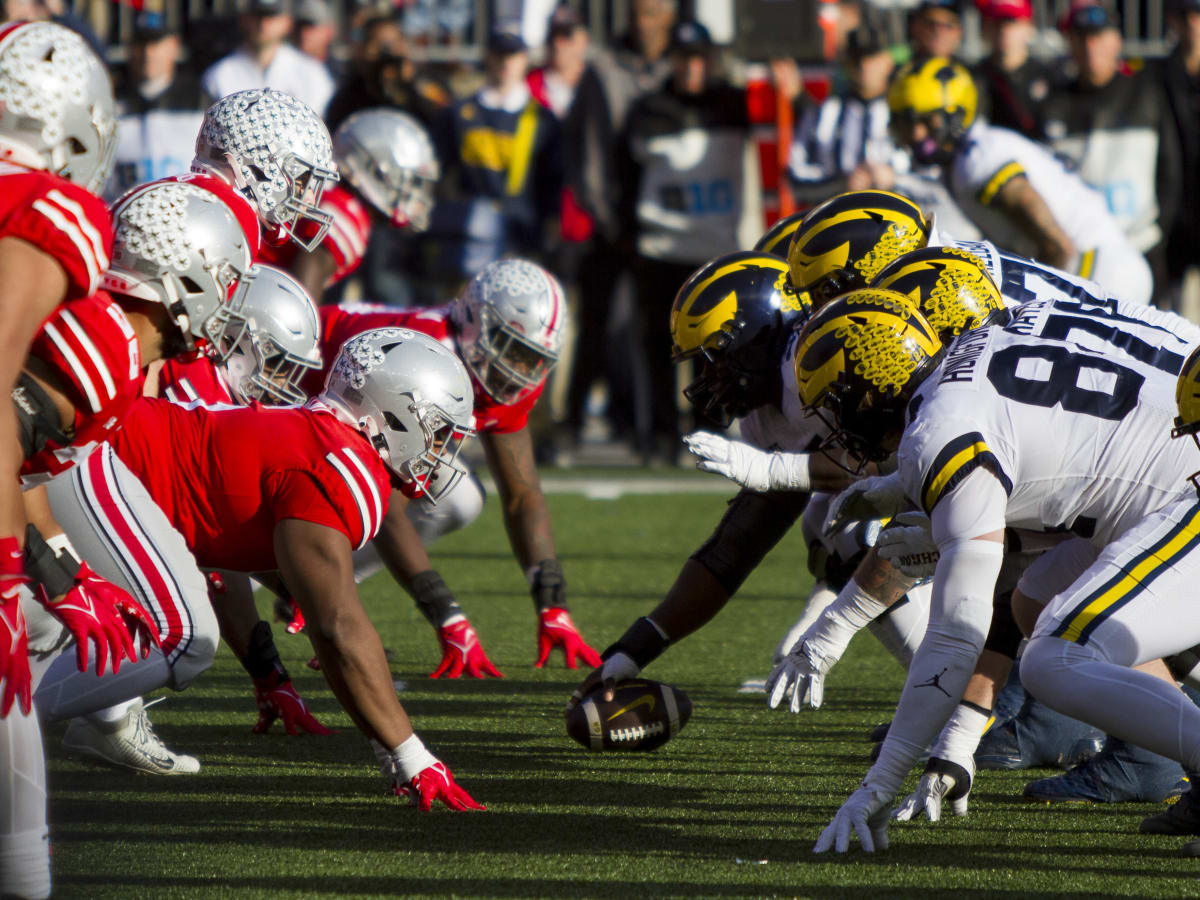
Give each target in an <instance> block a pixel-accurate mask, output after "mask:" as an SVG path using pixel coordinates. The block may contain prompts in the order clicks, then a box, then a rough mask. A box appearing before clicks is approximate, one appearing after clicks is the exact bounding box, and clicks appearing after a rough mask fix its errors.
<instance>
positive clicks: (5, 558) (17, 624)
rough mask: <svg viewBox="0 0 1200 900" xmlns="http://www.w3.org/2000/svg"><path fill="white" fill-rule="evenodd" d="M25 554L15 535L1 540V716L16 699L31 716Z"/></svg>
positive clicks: (31, 678)
mask: <svg viewBox="0 0 1200 900" xmlns="http://www.w3.org/2000/svg"><path fill="white" fill-rule="evenodd" d="M29 581H30V579H29V577H28V576H27V575H26V574H25V553H24V552H23V551H22V550H21V548H20V546H19V545H18V544H17V541H16V538H6V539H4V540H3V541H0V681H3V682H4V688H3V693H2V694H0V717H4V716H7V715H8V713H9V711H10V710H11V709H12V705H13V701H15V700H19V701H20V703H21V711H22V712H23V713H25V715H29V710H30V708H31V707H32V705H33V696H32V695H33V676H32V675H31V674H30V672H29V634H28V631H27V630H26V627H25V612H24V610H22V609H21V589H22V587H24V589H25V590H28V589H29V588H28V585H29Z"/></svg>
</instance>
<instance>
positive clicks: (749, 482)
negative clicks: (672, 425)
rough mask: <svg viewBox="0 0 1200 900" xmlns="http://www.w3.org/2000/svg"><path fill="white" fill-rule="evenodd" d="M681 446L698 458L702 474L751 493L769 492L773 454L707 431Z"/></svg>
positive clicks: (700, 432)
mask: <svg viewBox="0 0 1200 900" xmlns="http://www.w3.org/2000/svg"><path fill="white" fill-rule="evenodd" d="M683 443H684V446H686V447H687V448H688V450H689V451H691V453H692V455H694V456H696V457H697V458H698V462H697V463H696V468H697V469H699V470H700V471H701V472H715V473H716V474H717V475H723V476H725V477H726V478H728V479H729V480H730V481H733V482H736V483H737V484H740V485H741V486H742V487H744V488H749V489H750V490H752V491H760V492H762V491H768V490H770V489H771V457H772V456H773V454H771V453H767V452H765V451H763V450H759V449H758V448H756V447H751V446H750V445H749V444H743V443H741V442H740V441H731V440H729V438H726V437H722V436H721V435H719V434H712V433H711V432H708V431H694V432H692V433H691V434H689V435H687V436H685V437H684V439H683Z"/></svg>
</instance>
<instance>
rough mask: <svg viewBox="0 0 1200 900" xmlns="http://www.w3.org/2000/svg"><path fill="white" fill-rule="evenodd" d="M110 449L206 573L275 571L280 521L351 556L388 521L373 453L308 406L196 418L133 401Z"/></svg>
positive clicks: (384, 485) (204, 412)
mask: <svg viewBox="0 0 1200 900" xmlns="http://www.w3.org/2000/svg"><path fill="white" fill-rule="evenodd" d="M112 446H113V449H114V450H115V451H116V453H117V455H118V456H119V457H120V458H121V461H122V462H123V463H125V465H127V466H128V467H129V469H130V470H131V471H132V472H133V474H134V475H136V476H137V477H138V479H139V480H141V482H142V484H144V485H145V486H146V490H147V491H148V492H149V494H150V496H151V497H152V498H153V500H154V502H155V503H157V504H158V505H159V506H160V507H161V508H162V510H163V512H164V513H165V514H166V516H167V518H168V519H169V520H170V521H171V523H172V524H173V525H174V526H175V527H176V528H177V529H179V532H180V534H182V535H183V537H184V539H185V540H186V541H187V545H188V547H189V548H191V550H192V553H194V554H195V556H196V561H197V562H198V563H199V565H200V567H201V568H205V569H208V568H213V569H230V570H232V571H235V572H267V571H272V570H274V569H276V568H278V564H277V563H276V561H275V546H274V530H275V524H276V523H277V522H279V521H281V520H283V519H302V520H304V521H306V522H314V523H316V524H318V525H325V526H327V527H329V528H333V529H335V530H337V531H340V532H341V533H342V534H344V535H346V537H347V538H348V539H349V541H350V544H351V546H353V547H354V548H356V549H357V548H359V547H362V546H363V545H364V544H366V542H367V541H369V540H370V539H371V538H373V537H374V536H375V533H376V532H377V531H378V530H379V525H380V523H381V522H382V521H383V516H384V513H385V512H387V501H388V493H389V491H390V490H391V476H390V474H389V473H388V470H387V469H386V468H385V467H384V465H383V461H382V460H381V459H380V458H379V454H378V453H377V452H376V451H375V450H374V449H373V448H372V447H371V444H370V443H369V442H368V441H367V439H366V437H364V436H363V435H362V434H361V433H360V432H358V431H357V430H356V429H354V428H352V427H350V426H349V425H346V424H345V423H343V422H341V421H340V420H339V419H337V418H336V417H335V416H334V415H333V413H332V411H330V410H329V408H328V407H326V406H325V405H324V404H322V403H319V402H317V401H311V402H310V403H309V404H308V405H307V406H303V407H297V406H285V407H266V406H260V405H259V404H253V405H251V406H246V407H223V408H220V409H204V408H187V407H183V406H178V405H176V404H174V403H170V402H168V401H166V400H159V399H154V398H148V397H147V398H142V399H141V400H139V401H138V402H137V403H135V404H134V405H133V408H132V409H131V410H130V411H129V415H128V416H127V417H126V420H125V426H124V428H122V429H121V431H120V432H119V433H118V434H117V436H116V438H115V439H114V440H113V442H112Z"/></svg>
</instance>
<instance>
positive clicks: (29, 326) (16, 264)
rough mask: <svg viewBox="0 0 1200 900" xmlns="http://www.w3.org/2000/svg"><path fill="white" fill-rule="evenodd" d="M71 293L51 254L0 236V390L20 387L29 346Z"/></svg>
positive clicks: (6, 390) (64, 274) (59, 266)
mask: <svg viewBox="0 0 1200 900" xmlns="http://www.w3.org/2000/svg"><path fill="white" fill-rule="evenodd" d="M66 293H67V276H66V273H65V272H64V271H63V268H62V266H61V265H60V264H59V263H58V261H57V260H56V259H55V258H54V257H53V256H51V255H50V254H48V253H46V252H44V251H43V250H41V249H39V248H38V247H35V246H34V245H33V244H30V243H28V242H27V241H23V240H21V239H20V238H15V237H5V238H0V389H2V390H3V391H4V394H5V396H7V395H8V394H9V393H10V392H11V391H12V389H13V387H14V386H16V383H17V376H18V375H19V374H20V372H21V368H22V366H23V365H24V364H25V359H26V357H27V356H28V355H29V345H30V344H32V343H33V338H34V335H36V334H37V331H38V329H39V328H41V326H42V322H44V321H45V320H46V317H47V316H49V315H50V314H51V313H52V312H54V308H55V307H56V306H58V304H59V303H61V302H62V300H63V297H64V296H66Z"/></svg>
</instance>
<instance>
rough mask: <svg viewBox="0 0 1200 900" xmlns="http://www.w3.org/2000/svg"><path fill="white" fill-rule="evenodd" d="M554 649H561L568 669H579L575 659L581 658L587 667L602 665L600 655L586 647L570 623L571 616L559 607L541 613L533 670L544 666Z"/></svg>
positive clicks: (581, 636) (602, 661) (577, 630)
mask: <svg viewBox="0 0 1200 900" xmlns="http://www.w3.org/2000/svg"><path fill="white" fill-rule="evenodd" d="M555 647H562V651H563V655H564V656H565V657H566V659H567V668H568V669H577V668H579V663H577V662H576V661H575V658H576V657H580V658H582V659H583V661H584V662H585V663H587V664H588V665H589V666H593V667H595V666H599V665H603V664H604V660H602V659H601V658H600V654H599V653H597V652H596V651H595V650H593V649H592V648H591V647H589V646H588V645H587V642H586V641H585V640H584V639H583V635H581V634H580V633H579V629H577V628H576V627H575V623H574V622H572V621H571V614H570V613H569V612H567V611H566V610H565V609H563V608H562V607H561V606H552V607H550V608H549V609H543V610H542V612H541V620H540V621H539V622H538V659H537V662H535V663H534V664H533V666H534V668H535V669H540V668H541V667H542V666H544V665H545V664H546V661H547V660H548V659H549V658H550V651H551V650H553V649H554V648H555Z"/></svg>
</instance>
